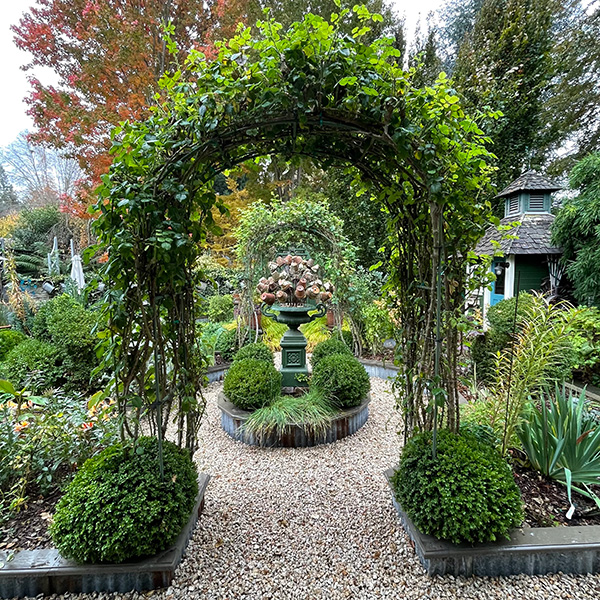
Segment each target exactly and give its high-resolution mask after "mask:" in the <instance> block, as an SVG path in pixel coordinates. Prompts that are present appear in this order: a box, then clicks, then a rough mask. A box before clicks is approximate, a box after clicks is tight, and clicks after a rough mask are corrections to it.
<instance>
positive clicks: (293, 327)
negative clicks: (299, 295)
mask: <svg viewBox="0 0 600 600" xmlns="http://www.w3.org/2000/svg"><path fill="white" fill-rule="evenodd" d="M272 311H277V312H272ZM313 311H314V312H313ZM261 312H262V314H263V315H265V317H270V318H271V319H275V320H276V321H277V322H278V323H285V324H286V325H287V326H288V327H289V329H288V330H287V331H286V332H285V334H284V335H283V337H282V338H281V369H279V370H280V371H281V375H282V383H281V387H283V388H284V389H285V388H296V387H308V367H307V366H306V338H305V337H304V335H303V334H302V332H301V331H299V330H298V327H300V325H302V324H303V323H310V322H311V321H312V320H313V319H316V318H317V317H324V316H325V313H326V312H327V308H326V307H325V305H323V304H318V305H317V306H310V305H308V306H280V305H278V304H275V305H274V306H273V307H272V309H271V307H269V306H268V305H266V304H265V303H264V302H263V304H262V305H261ZM309 312H313V314H312V315H309V314H308V313H309Z"/></svg>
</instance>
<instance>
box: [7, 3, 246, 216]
mask: <svg viewBox="0 0 600 600" xmlns="http://www.w3.org/2000/svg"><path fill="white" fill-rule="evenodd" d="M244 4H245V3H244V2H242V1H241V0H234V1H231V0H227V2H225V0H212V1H209V2H206V1H205V0H37V4H36V5H35V6H33V7H32V8H31V9H30V10H29V12H28V13H26V14H25V15H24V16H23V17H22V19H21V21H20V22H19V24H18V25H17V26H15V27H13V31H14V32H15V34H16V35H15V43H16V44H17V46H18V47H19V48H21V49H23V50H27V51H29V52H30V53H31V54H32V60H31V62H30V63H28V64H27V65H25V66H24V67H23V68H24V69H25V70H29V69H32V68H34V67H36V66H43V67H50V68H51V69H52V70H53V71H54V72H55V73H56V75H57V77H58V84H57V85H48V86H46V85H43V84H42V83H41V82H40V81H39V80H38V79H37V78H35V77H30V82H31V86H32V91H31V94H30V95H29V97H28V98H27V99H26V101H27V103H28V105H29V109H28V113H29V114H30V115H31V116H32V117H33V120H34V123H35V125H36V128H37V131H36V132H35V133H34V134H32V135H31V138H32V141H33V142H36V143H41V144H47V145H50V146H53V147H55V148H59V149H63V150H66V151H67V152H68V153H69V154H70V155H71V156H72V157H74V158H76V159H77V160H78V161H79V164H80V166H81V168H82V169H83V170H84V172H85V173H86V175H87V181H86V182H84V183H83V184H82V186H81V188H80V190H79V193H78V194H77V195H76V197H75V198H70V199H67V200H66V201H64V209H65V210H66V212H70V213H71V214H74V215H76V216H79V217H85V216H86V215H87V206H88V204H89V200H88V196H89V190H90V189H93V187H95V185H96V183H97V182H98V181H99V177H100V176H101V175H102V174H103V173H105V172H106V171H107V170H108V166H109V164H110V160H111V159H110V156H109V154H108V148H109V146H110V136H109V134H110V131H111V129H112V128H113V127H114V126H115V125H116V124H117V123H118V122H119V121H123V120H126V119H140V118H143V117H144V116H145V115H146V113H147V110H148V107H149V105H150V103H151V101H152V97H153V94H155V93H156V92H157V91H158V90H157V82H158V80H159V78H160V76H161V75H162V73H163V72H164V71H165V70H166V69H168V68H169V67H170V66H171V61H172V60H173V57H172V56H171V55H169V53H168V51H167V49H166V47H165V43H164V39H163V35H162V27H163V23H166V22H171V23H172V25H173V27H174V34H173V35H172V38H173V40H174V41H175V42H176V44H177V46H178V48H180V50H181V51H182V53H183V54H184V55H185V53H186V51H188V50H189V49H191V48H192V47H194V46H195V47H197V48H200V49H202V50H203V51H205V52H206V53H207V55H208V56H210V55H211V53H212V52H211V50H212V48H213V47H214V46H213V44H214V41H215V40H218V39H223V38H227V37H230V36H231V34H232V33H233V30H234V29H235V26H236V24H237V23H238V22H239V21H243V20H244V16H245V15H244V10H245V9H244V8H243V7H244Z"/></svg>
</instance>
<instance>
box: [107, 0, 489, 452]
mask: <svg viewBox="0 0 600 600" xmlns="http://www.w3.org/2000/svg"><path fill="white" fill-rule="evenodd" d="M353 12H354V13H356V15H357V16H358V18H359V19H360V21H361V23H362V26H361V27H358V28H356V29H355V30H354V32H353V34H352V36H348V35H344V34H342V33H341V32H340V30H339V24H340V23H342V22H345V21H347V20H348V19H349V18H350V17H351V16H352V15H351V14H350V11H348V10H341V11H340V12H339V14H334V15H332V17H331V20H330V21H329V22H328V21H326V20H324V19H322V18H320V17H317V16H315V15H312V14H309V15H307V16H306V17H305V19H304V20H303V21H302V22H299V23H294V24H293V25H292V26H291V27H290V28H289V30H287V31H285V32H284V31H283V30H282V28H281V26H280V25H278V24H277V23H275V22H273V21H264V22H260V23H258V24H257V28H258V34H257V35H256V37H252V33H251V31H250V29H244V30H241V31H240V32H239V33H238V35H237V36H236V37H235V38H233V39H232V40H230V41H229V42H227V43H223V44H221V45H220V46H219V47H218V56H217V57H216V58H215V60H213V61H211V62H207V61H206V60H205V58H204V56H203V55H202V54H201V53H199V52H196V51H192V52H191V53H190V54H189V56H188V58H187V59H186V60H185V62H184V63H183V64H182V65H181V68H180V69H179V70H177V71H176V72H174V73H170V74H166V75H165V76H164V77H163V78H162V80H161V85H162V87H163V89H164V91H165V97H166V100H165V101H164V102H163V103H162V104H160V105H158V106H156V107H155V108H154V109H153V111H152V115H151V117H150V118H149V119H148V120H146V121H144V122H140V123H124V124H123V125H122V127H120V128H119V129H117V130H116V131H115V132H114V134H113V149H112V152H113V155H114V163H113V166H112V167H111V170H110V172H109V174H108V175H107V176H106V177H105V178H104V184H103V186H102V188H101V201H100V203H99V204H98V209H99V210H101V212H102V214H101V217H100V218H99V220H98V222H97V227H96V231H97V234H98V235H99V237H100V242H101V244H103V245H105V246H106V248H107V250H108V262H107V263H106V269H105V276H106V278H107V279H108V280H109V282H110V286H109V287H110V293H109V295H108V297H107V305H106V310H107V314H108V316H109V320H110V324H111V326H110V328H109V331H110V337H109V338H108V341H107V346H106V360H107V361H112V362H113V364H114V368H115V371H116V373H117V380H118V386H117V389H118V391H119V394H120V397H121V406H122V407H123V408H122V410H123V414H124V415H126V414H129V413H128V410H129V408H131V406H133V407H134V408H135V407H136V406H139V405H143V406H145V407H147V408H148V409H149V410H151V411H153V414H155V415H156V418H157V419H158V421H157V423H156V426H157V427H158V429H159V430H161V429H164V428H165V427H166V425H165V422H164V421H162V420H161V415H162V409H163V408H164V409H165V412H166V413H168V414H169V415H173V418H175V419H176V420H178V423H179V425H180V432H181V431H182V429H183V427H184V426H185V428H186V432H185V433H181V434H180V435H181V436H182V439H183V438H185V439H186V440H187V444H188V445H189V446H191V447H193V444H194V442H193V440H194V439H195V428H196V426H197V422H198V419H199V416H200V415H201V412H202V406H201V402H199V401H198V400H197V392H198V390H199V383H200V378H199V365H200V363H201V360H202V357H201V356H198V355H196V353H195V352H194V348H195V346H194V341H195V340H194V338H195V331H194V323H195V318H194V298H193V295H194V289H195V286H196V283H197V281H196V275H195V274H194V271H193V268H192V267H193V265H194V262H195V261H196V258H197V257H198V255H199V253H200V251H201V249H202V247H203V245H204V244H205V241H206V235H207V233H208V232H210V233H211V234H212V235H219V229H218V227H217V226H216V225H215V223H214V220H213V218H212V213H211V211H212V210H213V209H214V208H215V207H216V208H218V209H219V210H221V211H226V210H227V209H226V207H225V206H223V205H222V204H221V203H220V202H221V199H220V198H219V197H217V196H216V195H215V192H214V189H213V181H214V178H215V176H216V175H217V174H218V173H221V172H225V173H227V171H228V170H230V169H233V168H234V167H235V166H236V165H238V164H240V163H243V162H245V161H249V160H254V159H256V158H258V157H261V156H266V155H271V154H277V155H279V156H281V157H283V158H284V159H286V160H293V159H294V157H296V156H304V157H310V158H311V159H312V160H313V161H314V162H315V163H316V165H317V166H318V167H320V168H323V169H327V168H328V167H331V166H338V167H343V168H347V169H348V170H349V171H350V172H352V173H354V174H355V178H356V181H357V183H360V185H361V186H362V187H363V188H364V189H365V191H366V193H369V194H371V195H372V196H373V198H374V201H378V202H380V203H381V204H382V206H383V207H384V208H385V211H386V212H387V214H388V221H389V223H388V224H389V246H390V254H391V256H392V262H391V273H390V280H389V283H388V287H387V290H388V293H389V295H390V298H391V299H392V300H393V301H394V302H395V303H396V304H397V306H398V311H399V314H400V318H401V322H402V328H401V331H400V332H399V335H398V337H399V339H400V341H401V344H400V346H401V348H402V356H401V359H402V360H401V366H402V375H401V376H400V377H399V378H398V383H397V389H398V394H399V402H400V404H401V406H402V408H403V410H404V412H405V415H406V425H407V432H408V433H410V432H411V431H413V430H415V429H422V428H428V427H431V426H432V416H431V415H432V412H431V410H430V407H431V402H432V399H433V398H435V399H436V401H441V400H443V406H442V407H441V411H440V414H441V415H442V418H443V419H445V420H446V421H447V423H448V424H449V425H450V427H452V428H456V427H457V426H458V410H457V407H458V401H457V394H456V381H455V372H456V359H457V348H458V333H459V331H460V327H461V326H462V325H461V320H460V315H461V314H462V311H461V310H460V308H461V306H462V303H463V302H464V298H465V295H466V294H467V293H468V285H469V278H468V276H467V270H468V269H467V267H469V264H470V263H473V265H472V266H471V268H470V269H469V270H473V269H474V268H475V267H476V264H475V258H474V257H473V254H472V252H471V250H472V248H473V246H474V244H475V241H476V240H477V238H478V237H479V236H480V235H481V233H482V231H483V230H484V228H485V227H486V226H487V225H488V224H489V222H490V218H491V211H490V206H489V203H487V202H485V201H484V200H483V199H482V198H483V197H484V196H483V194H482V192H483V191H485V189H486V187H487V185H488V182H489V176H490V172H491V167H490V166H489V165H488V163H489V159H490V158H491V157H492V155H491V154H490V153H489V152H488V151H487V150H486V144H487V143H488V142H489V141H490V140H489V139H488V138H487V137H486V136H485V134H484V133H483V131H481V130H480V129H479V126H478V124H477V121H478V119H477V118H472V117H469V116H468V115H466V114H465V113H464V111H463V110H462V108H461V107H460V103H459V99H458V97H457V95H456V94H455V93H454V91H453V90H452V88H451V86H450V83H449V81H448V80H447V79H446V77H445V76H444V75H443V74H442V75H440V77H439V79H438V81H437V82H436V84H435V85H434V86H431V87H425V88H418V87H415V86H414V85H413V78H414V75H415V73H414V71H409V72H404V71H403V70H402V69H401V68H400V67H399V66H398V64H397V57H398V55H399V53H398V51H397V50H396V49H395V48H394V46H393V43H392V40H391V39H380V40H377V41H375V42H373V43H372V44H367V43H365V42H363V38H364V36H365V34H366V33H367V32H368V30H369V22H371V21H378V20H380V19H381V17H380V16H379V15H371V14H369V12H368V11H367V10H366V8H364V7H359V6H356V7H355V8H354V9H353ZM168 46H169V48H170V51H171V52H172V53H173V54H175V53H176V48H174V47H173V44H171V43H169V44H168ZM439 265H443V269H442V272H443V283H444V289H443V296H442V299H441V302H436V294H435V293H434V290H435V288H436V282H437V274H438V272H439V271H440V269H438V268H437V267H438V266H439ZM438 306H441V308H443V319H442V321H443V322H442V324H443V328H442V330H441V334H442V335H443V352H442V355H441V365H442V368H441V370H440V377H439V378H438V379H439V380H435V378H434V365H433V363H432V359H431V356H432V354H433V353H432V349H433V348H434V346H435V342H436V340H435V335H434V332H435V322H436V319H435V315H436V308H437V307H438ZM439 390H442V391H443V393H440V391H439ZM440 399H441V400H440ZM171 411H173V412H171Z"/></svg>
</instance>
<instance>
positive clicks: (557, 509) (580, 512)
mask: <svg viewBox="0 0 600 600" xmlns="http://www.w3.org/2000/svg"><path fill="white" fill-rule="evenodd" d="M514 476H515V481H516V482H517V485H518V486H519V489H520V490H521V496H522V497H523V501H524V502H525V524H526V525H528V526H529V527H553V526H571V527H577V526H580V525H600V510H599V509H598V507H597V506H596V504H595V503H594V502H593V501H592V500H590V499H588V498H586V497H585V496H582V495H581V494H578V493H577V492H574V493H573V496H572V500H573V504H574V505H575V513H574V514H573V516H572V518H571V519H567V517H566V514H567V512H568V511H569V508H570V504H569V499H568V497H567V488H566V487H565V486H564V485H562V484H561V483H558V482H557V481H553V480H552V479H548V478H546V477H544V476H543V475H540V474H539V473H537V472H536V471H531V470H529V469H525V468H523V467H516V468H515V469H514ZM592 490H593V491H594V492H595V493H596V494H597V495H600V486H597V485H595V486H592Z"/></svg>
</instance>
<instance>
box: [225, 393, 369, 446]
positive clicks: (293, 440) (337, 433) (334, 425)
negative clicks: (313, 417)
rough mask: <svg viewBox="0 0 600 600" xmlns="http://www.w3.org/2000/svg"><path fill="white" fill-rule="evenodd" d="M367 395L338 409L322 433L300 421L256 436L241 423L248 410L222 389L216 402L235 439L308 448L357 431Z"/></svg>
mask: <svg viewBox="0 0 600 600" xmlns="http://www.w3.org/2000/svg"><path fill="white" fill-rule="evenodd" d="M370 401H371V397H370V396H369V395H367V397H366V398H365V399H364V400H363V401H362V403H361V404H360V405H359V406H355V407H354V408H349V409H346V410H342V411H340V412H339V413H338V414H337V415H336V416H335V417H334V418H333V419H332V420H331V423H330V425H329V427H328V429H327V431H326V432H325V433H324V434H315V433H314V432H313V431H307V430H306V429H305V428H304V427H303V426H301V425H295V424H291V425H289V427H288V428H287V431H286V432H285V433H284V434H283V435H277V433H272V434H271V435H269V436H266V437H261V438H260V439H259V438H257V436H255V435H254V434H249V433H247V432H245V431H244V430H243V425H244V423H245V422H246V420H247V419H248V417H249V416H250V414H251V413H250V411H247V410H240V409H239V408H236V407H235V406H234V405H233V404H232V403H231V402H229V400H227V398H226V397H225V394H223V393H222V392H221V393H220V394H219V398H218V405H219V408H220V409H221V426H222V427H223V429H224V430H225V431H226V432H227V433H228V434H229V435H230V436H231V437H232V438H234V439H235V440H239V441H241V442H244V443H245V444H249V445H251V446H264V447H267V448H308V447H309V446H317V445H319V444H330V443H332V442H335V441H337V440H341V439H343V438H345V437H348V436H349V435H352V434H353V433H356V432H357V431H358V430H359V429H360V428H361V427H362V426H363V425H364V424H365V423H366V422H367V419H368V418H369V402H370Z"/></svg>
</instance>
